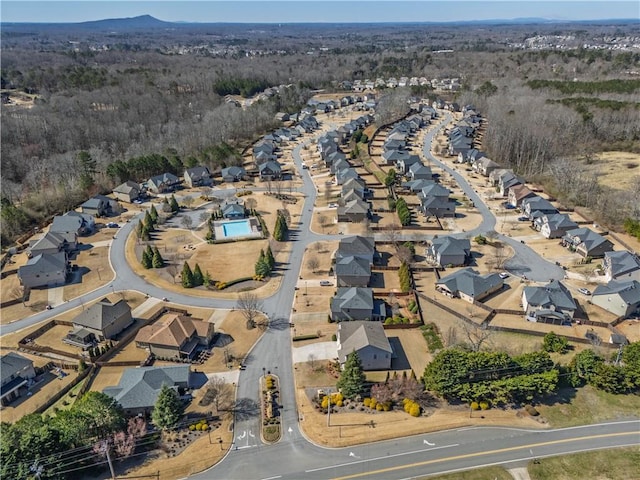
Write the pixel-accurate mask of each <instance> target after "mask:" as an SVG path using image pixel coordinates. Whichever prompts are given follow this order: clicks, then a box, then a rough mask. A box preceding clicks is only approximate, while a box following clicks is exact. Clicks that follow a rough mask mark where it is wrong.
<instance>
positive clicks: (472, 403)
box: [471, 402, 480, 411]
mask: <svg viewBox="0 0 640 480" xmlns="http://www.w3.org/2000/svg"><path fill="white" fill-rule="evenodd" d="M471 410H474V411H475V410H480V405H478V402H471Z"/></svg>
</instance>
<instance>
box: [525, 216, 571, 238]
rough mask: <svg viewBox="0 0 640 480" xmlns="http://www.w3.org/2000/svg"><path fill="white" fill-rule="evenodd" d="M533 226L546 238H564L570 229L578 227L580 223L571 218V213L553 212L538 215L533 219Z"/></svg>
mask: <svg viewBox="0 0 640 480" xmlns="http://www.w3.org/2000/svg"><path fill="white" fill-rule="evenodd" d="M533 228H535V229H536V230H538V231H539V232H540V233H541V234H542V236H543V237H545V238H562V237H564V236H565V235H566V233H567V232H568V231H569V230H573V229H576V228H578V224H577V223H576V222H574V221H573V220H571V219H570V218H569V215H566V214H562V213H552V214H549V215H542V216H541V217H537V218H536V219H535V220H534V221H533Z"/></svg>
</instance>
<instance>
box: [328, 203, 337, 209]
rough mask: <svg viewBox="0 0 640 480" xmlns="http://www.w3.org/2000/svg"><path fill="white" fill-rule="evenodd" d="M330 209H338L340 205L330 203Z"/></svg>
mask: <svg viewBox="0 0 640 480" xmlns="http://www.w3.org/2000/svg"><path fill="white" fill-rule="evenodd" d="M329 208H338V204H337V203H330V204H329Z"/></svg>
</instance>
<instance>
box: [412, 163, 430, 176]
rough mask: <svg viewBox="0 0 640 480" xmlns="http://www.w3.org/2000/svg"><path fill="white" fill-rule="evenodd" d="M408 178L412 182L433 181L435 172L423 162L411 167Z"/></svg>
mask: <svg viewBox="0 0 640 480" xmlns="http://www.w3.org/2000/svg"><path fill="white" fill-rule="evenodd" d="M407 177H408V178H409V179H411V180H433V172H432V171H431V168H429V167H427V166H426V165H424V164H423V163H421V162H416V163H414V164H413V165H411V166H410V167H409V171H408V172H407Z"/></svg>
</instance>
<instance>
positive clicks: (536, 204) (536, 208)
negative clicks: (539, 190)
mask: <svg viewBox="0 0 640 480" xmlns="http://www.w3.org/2000/svg"><path fill="white" fill-rule="evenodd" d="M520 210H522V214H523V215H524V216H526V217H528V218H529V220H531V221H534V220H535V219H536V218H538V217H541V216H543V215H552V214H554V213H560V212H558V209H557V208H556V207H554V206H553V205H552V203H551V202H550V201H549V200H547V199H546V198H542V197H540V196H538V195H536V196H534V197H529V198H525V199H524V200H522V203H521V204H520Z"/></svg>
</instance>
